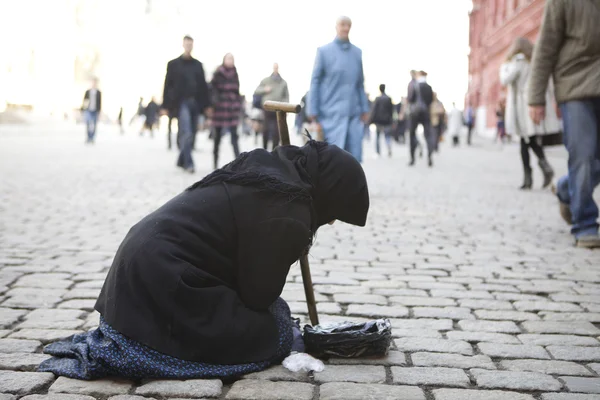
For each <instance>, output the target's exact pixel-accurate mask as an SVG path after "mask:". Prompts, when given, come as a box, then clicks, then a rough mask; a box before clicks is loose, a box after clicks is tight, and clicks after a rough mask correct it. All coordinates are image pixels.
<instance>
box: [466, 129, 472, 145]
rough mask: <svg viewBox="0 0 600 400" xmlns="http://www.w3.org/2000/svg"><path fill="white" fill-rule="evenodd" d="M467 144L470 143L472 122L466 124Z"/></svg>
mask: <svg viewBox="0 0 600 400" xmlns="http://www.w3.org/2000/svg"><path fill="white" fill-rule="evenodd" d="M467 128H468V130H467V145H469V146H470V145H471V135H472V134H473V124H469V125H468V126H467Z"/></svg>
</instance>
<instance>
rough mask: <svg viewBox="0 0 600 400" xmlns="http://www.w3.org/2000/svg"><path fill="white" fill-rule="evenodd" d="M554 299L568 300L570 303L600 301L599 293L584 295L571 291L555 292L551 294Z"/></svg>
mask: <svg viewBox="0 0 600 400" xmlns="http://www.w3.org/2000/svg"><path fill="white" fill-rule="evenodd" d="M550 298H551V299H552V300H554V301H566V302H570V303H600V296H598V295H582V294H571V293H554V294H551V295H550Z"/></svg>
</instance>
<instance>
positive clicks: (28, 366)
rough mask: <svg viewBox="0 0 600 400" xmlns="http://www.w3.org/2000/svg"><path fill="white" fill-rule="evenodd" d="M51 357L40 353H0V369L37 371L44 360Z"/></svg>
mask: <svg viewBox="0 0 600 400" xmlns="http://www.w3.org/2000/svg"><path fill="white" fill-rule="evenodd" d="M49 358H50V356H49V355H46V354H38V353H0V369H10V370H13V371H35V369H36V368H37V367H38V365H40V363H41V362H42V361H45V360H47V359H49Z"/></svg>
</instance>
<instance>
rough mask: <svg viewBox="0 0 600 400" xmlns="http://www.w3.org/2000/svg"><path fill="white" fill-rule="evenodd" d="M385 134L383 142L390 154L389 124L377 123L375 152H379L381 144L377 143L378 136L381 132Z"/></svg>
mask: <svg viewBox="0 0 600 400" xmlns="http://www.w3.org/2000/svg"><path fill="white" fill-rule="evenodd" d="M382 133H383V134H384V136H385V144H386V145H387V148H388V152H389V153H390V154H392V126H391V125H377V136H376V140H375V150H376V151H377V154H381V145H380V144H379V136H381V134H382Z"/></svg>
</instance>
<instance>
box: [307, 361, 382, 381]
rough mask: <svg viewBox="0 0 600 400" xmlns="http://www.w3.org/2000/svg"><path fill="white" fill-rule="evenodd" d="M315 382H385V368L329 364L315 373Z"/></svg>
mask: <svg viewBox="0 0 600 400" xmlns="http://www.w3.org/2000/svg"><path fill="white" fill-rule="evenodd" d="M314 377H315V382H320V383H326V382H355V383H384V382H385V369H384V368H383V366H377V365H328V366H326V367H325V369H324V370H323V371H322V372H315V373H314Z"/></svg>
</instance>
